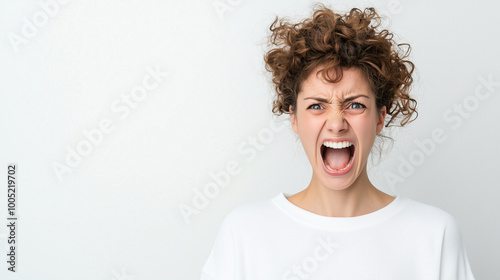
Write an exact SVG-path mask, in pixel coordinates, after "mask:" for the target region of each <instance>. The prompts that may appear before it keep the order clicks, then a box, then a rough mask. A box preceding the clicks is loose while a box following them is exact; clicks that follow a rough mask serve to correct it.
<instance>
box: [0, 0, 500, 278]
mask: <svg viewBox="0 0 500 280" xmlns="http://www.w3.org/2000/svg"><path fill="white" fill-rule="evenodd" d="M47 3H49V4H47ZM50 3H52V4H50ZM312 3H314V2H312V1H298V0H295V1H290V0H287V1H285V0H279V1H277V0H275V1H263V0H260V1H244V0H218V1H215V0H208V1H152V0H148V1H66V2H63V1H60V2H54V1H52V2H51V1H48V0H41V1H2V2H0V31H1V34H2V36H1V37H0V97H1V101H0V127H1V128H2V134H1V135H2V137H1V139H0V159H1V166H2V169H3V170H4V175H2V176H5V177H3V178H4V179H5V178H6V176H7V174H6V173H7V165H8V164H10V163H16V164H17V167H18V172H17V185H18V186H17V208H16V209H17V216H18V221H17V223H18V226H17V233H16V237H17V239H18V240H17V241H18V246H17V264H16V268H17V270H18V271H17V272H16V273H11V272H8V271H7V263H6V262H5V261H2V262H0V278H1V279H75V280H77V279H103V280H104V279H105V280H109V279H115V280H119V279H127V278H126V277H135V279H137V280H139V279H193V280H194V279H199V277H200V273H201V268H202V266H203V264H204V262H205V261H206V259H207V257H208V254H209V252H210V250H211V248H212V245H213V242H214V238H215V236H216V233H217V231H218V229H219V226H220V223H221V221H222V219H223V218H224V216H225V215H226V214H227V213H228V212H230V211H231V210H232V209H234V208H235V207H237V206H239V205H242V204H246V203H252V202H255V201H261V200H267V199H271V198H272V197H274V196H275V195H276V194H277V193H279V192H285V193H296V192H298V191H300V190H302V189H303V188H305V187H306V186H307V184H308V183H309V180H310V177H311V167H310V165H309V162H308V160H307V157H306V156H305V154H304V152H303V150H302V146H301V144H300V141H299V140H298V139H297V136H296V135H295V134H294V133H293V131H292V130H291V128H290V125H289V122H288V121H287V120H288V118H287V117H288V116H282V117H281V118H278V117H273V116H272V114H271V102H272V97H273V87H272V85H271V84H270V83H269V80H270V79H269V75H268V74H266V71H265V70H264V62H263V55H264V51H265V49H266V36H267V35H269V31H268V28H269V25H270V24H271V23H272V21H273V20H274V18H275V16H279V17H282V16H288V17H290V18H292V19H302V18H304V17H308V16H310V14H311V12H312ZM323 3H325V4H327V5H329V6H330V7H331V8H333V9H336V10H339V11H346V10H348V9H349V8H351V7H360V8H363V7H368V6H374V7H375V8H377V10H378V11H379V12H380V13H382V14H384V15H385V16H386V22H385V24H386V26H387V27H389V28H390V30H391V31H393V32H394V33H395V34H396V35H397V36H396V40H397V41H398V42H407V43H410V44H411V46H412V49H413V50H412V55H411V59H412V61H413V62H414V63H415V65H416V74H415V84H414V87H413V91H412V93H413V94H414V96H415V98H416V99H417V100H418V111H419V116H418V119H417V120H416V121H415V122H413V123H412V124H410V125H409V126H408V127H406V128H402V129H397V130H394V131H393V134H392V135H393V138H394V139H395V142H394V146H393V148H392V150H391V151H390V152H388V153H386V154H385V155H384V157H383V159H382V160H381V162H380V163H378V164H376V165H373V166H372V165H370V178H371V179H372V182H373V183H374V185H375V186H377V187H379V188H380V189H381V190H383V191H386V192H388V193H390V194H399V195H404V196H407V197H410V198H412V199H415V200H418V201H422V202H424V203H428V204H431V205H435V206H437V207H440V208H442V209H444V210H446V211H448V212H450V213H451V214H452V215H453V216H454V217H455V218H456V219H457V221H458V223H459V226H460V228H461V230H462V235H463V239H464V242H465V246H466V250H467V253H468V257H469V261H470V264H471V267H472V270H473V272H474V274H475V276H476V278H477V279H500V271H499V267H498V265H497V262H498V260H499V259H500V242H499V241H498V236H500V226H499V222H498V221H499V220H500V219H499V214H498V213H500V203H498V200H499V198H500V184H499V183H498V179H497V178H498V168H499V167H500V164H499V163H498V158H499V157H500V149H499V148H498V144H497V141H498V139H499V137H500V132H499V131H500V130H498V128H499V127H500V117H499V115H498V114H499V113H498V106H499V104H500V96H499V95H500V70H499V64H500V57H499V52H498V46H499V44H500V39H499V38H500V37H499V35H500V31H499V29H498V20H497V16H498V11H499V9H500V4H499V3H498V2H492V1H474V2H472V1H439V2H437V1H409V0H400V1H397V0H391V1H347V0H345V1H325V2H323ZM485 81H490V83H489V86H488V87H486V86H485V84H488V82H485ZM478 88H479V89H478ZM478 90H479V92H480V93H481V94H483V95H477V92H478ZM460 108H462V109H460ZM460 110H462V111H460ZM436 133H438V134H439V133H441V138H440V139H441V140H440V142H439V143H438V142H436V141H435V140H430V139H432V137H433V135H435V134H436ZM443 139H444V140H443ZM430 141H432V144H429V143H431V142H430ZM422 143H427V146H422V145H424V144H422ZM422 147H426V148H422ZM230 172H231V174H230ZM223 174H229V175H228V176H226V177H224V175H223ZM215 178H219V181H218V180H217V179H215ZM391 178H392V180H391ZM394 178H397V180H394ZM216 184H217V186H216ZM2 186H3V188H4V191H2V195H1V198H0V209H1V210H0V211H1V212H2V213H4V215H3V216H4V217H5V218H3V219H2V222H1V224H3V225H4V226H0V252H1V255H2V257H1V259H2V260H6V255H5V254H6V250H7V248H8V244H7V238H8V236H9V235H10V234H9V233H8V230H7V227H6V226H5V225H6V224H7V219H6V217H7V215H6V213H7V195H6V194H7V192H6V181H4V183H2ZM209 188H213V189H214V190H215V188H218V190H219V191H218V193H216V194H215V195H214V196H213V197H212V198H210V199H208V200H207V201H201V200H199V195H198V194H199V193H200V192H203V191H204V190H205V189H209ZM193 200H195V202H197V203H198V204H200V205H195V204H196V203H194V202H193ZM196 207H198V208H196ZM181 209H184V210H186V209H191V210H193V211H192V212H191V214H190V215H183V214H182V213H183V212H182V211H181Z"/></svg>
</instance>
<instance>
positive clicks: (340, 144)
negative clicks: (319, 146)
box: [323, 141, 352, 149]
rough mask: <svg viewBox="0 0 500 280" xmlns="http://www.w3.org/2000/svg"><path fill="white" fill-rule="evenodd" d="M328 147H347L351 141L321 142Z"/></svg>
mask: <svg viewBox="0 0 500 280" xmlns="http://www.w3.org/2000/svg"><path fill="white" fill-rule="evenodd" d="M323 145H325V146H326V147H328V148H333V149H343V148H347V147H349V146H351V145H352V143H351V142H349V141H344V142H325V143H323Z"/></svg>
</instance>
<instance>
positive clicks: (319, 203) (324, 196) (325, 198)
mask: <svg viewBox="0 0 500 280" xmlns="http://www.w3.org/2000/svg"><path fill="white" fill-rule="evenodd" d="M289 200H290V202H292V203H294V204H295V205H297V206H299V207H301V208H303V209H305V210H307V211H309V212H313V213H316V214H318V215H322V216H328V217H355V216H360V215H365V214H368V213H371V212H374V211H377V210H379V209H381V208H383V207H385V206H387V205H388V204H389V203H391V202H392V201H393V200H394V197H392V196H390V195H388V194H386V193H384V192H382V191H380V190H378V189H377V188H375V186H373V184H372V183H371V182H370V180H369V178H368V175H367V173H366V168H365V169H363V171H362V173H361V174H360V176H359V177H358V178H357V179H356V181H355V182H354V183H353V184H352V185H350V186H349V187H347V188H345V189H341V190H335V189H332V188H329V187H328V186H325V185H323V184H321V182H320V181H319V180H318V179H317V176H315V175H313V177H312V179H311V182H310V183H309V186H308V187H307V188H306V189H305V190H303V191H301V192H299V193H297V194H296V195H293V196H291V197H289Z"/></svg>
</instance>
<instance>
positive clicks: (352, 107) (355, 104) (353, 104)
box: [349, 102, 366, 109]
mask: <svg viewBox="0 0 500 280" xmlns="http://www.w3.org/2000/svg"><path fill="white" fill-rule="evenodd" d="M364 108H366V106H365V105H363V104H361V103H358V102H354V103H351V105H349V109H364Z"/></svg>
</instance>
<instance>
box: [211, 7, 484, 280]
mask: <svg viewBox="0 0 500 280" xmlns="http://www.w3.org/2000/svg"><path fill="white" fill-rule="evenodd" d="M379 24H380V18H379V16H378V15H377V14H376V12H375V10H374V9H372V8H370V9H365V10H364V11H361V10H359V9H352V10H351V11H350V12H349V13H348V14H345V15H340V14H336V13H334V12H333V11H332V10H330V9H328V8H326V7H324V6H320V7H319V8H318V9H317V10H316V11H315V12H314V14H313V16H312V18H310V19H306V20H304V21H302V22H300V23H297V24H294V23H290V22H287V21H285V20H281V21H278V19H276V20H275V21H274V23H273V24H272V25H271V28H270V30H271V31H272V35H271V43H272V45H273V46H274V48H273V49H271V50H270V51H268V52H267V53H266V56H265V61H266V69H267V70H269V71H270V72H271V73H272V75H273V83H274V85H275V89H276V93H277V95H276V99H275V101H274V103H273V105H274V107H273V113H276V114H282V113H289V114H290V119H291V124H292V127H293V130H294V132H295V133H297V134H298V135H299V137H300V140H301V143H302V145H303V147H304V150H305V152H306V154H307V157H308V159H309V162H310V164H311V166H312V169H313V175H312V179H311V181H310V183H309V186H308V187H307V188H305V189H304V190H303V191H301V192H299V193H297V194H294V195H291V196H286V195H285V194H284V193H280V194H279V195H277V196H276V197H274V198H273V199H271V200H269V201H265V202H258V203H252V204H247V205H243V206H240V207H238V208H237V209H235V210H233V211H232V212H231V213H230V214H229V215H228V216H227V217H226V218H225V220H224V222H223V223H222V226H221V228H220V231H219V233H218V236H217V238H216V241H215V245H214V247H213V249H212V252H211V254H210V256H209V258H208V260H207V262H206V263H205V266H204V267H203V273H202V279H213V280H223V279H224V280H225V279H251V280H254V279H255V280H263V279H273V280H276V279H350V280H355V279H370V280H375V279H381V280H382V279H383V280H403V279H404V280H411V279H421V280H432V279H436V280H437V279H440V280H445V279H446V280H452V279H453V280H473V279H474V276H473V275H472V272H471V269H470V266H469V263H468V259H467V255H466V252H465V248H464V246H463V243H462V239H461V235H460V230H459V229H458V227H457V223H456V221H455V220H454V218H453V217H452V216H451V215H450V214H448V213H447V212H445V211H443V210H441V209H438V208H436V207H433V206H430V205H426V204H423V203H419V202H417V201H414V200H411V199H409V198H405V197H401V196H395V197H394V196H391V195H388V194H386V193H384V192H382V191H380V190H378V189H377V188H376V187H375V186H373V184H372V183H371V182H370V179H369V178H368V175H367V170H366V166H367V160H368V156H369V154H370V153H371V151H372V147H373V145H374V142H375V139H376V137H377V136H382V135H381V132H382V129H383V127H384V126H386V127H387V126H389V125H390V124H393V123H394V122H395V121H397V120H399V122H400V125H401V126H404V125H406V124H407V123H409V122H411V121H413V120H414V119H412V116H416V101H415V100H414V99H413V98H411V97H410V95H409V90H410V85H411V83H412V81H413V79H412V76H411V75H412V72H413V68H414V66H413V63H412V62H410V61H408V60H406V58H407V57H408V54H409V45H406V44H405V45H406V46H407V47H408V51H406V52H403V51H401V48H400V46H402V44H400V45H397V44H395V43H394V41H393V40H392V34H391V33H390V32H388V31H387V30H382V31H379V30H378V29H377V28H378V25H379Z"/></svg>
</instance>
